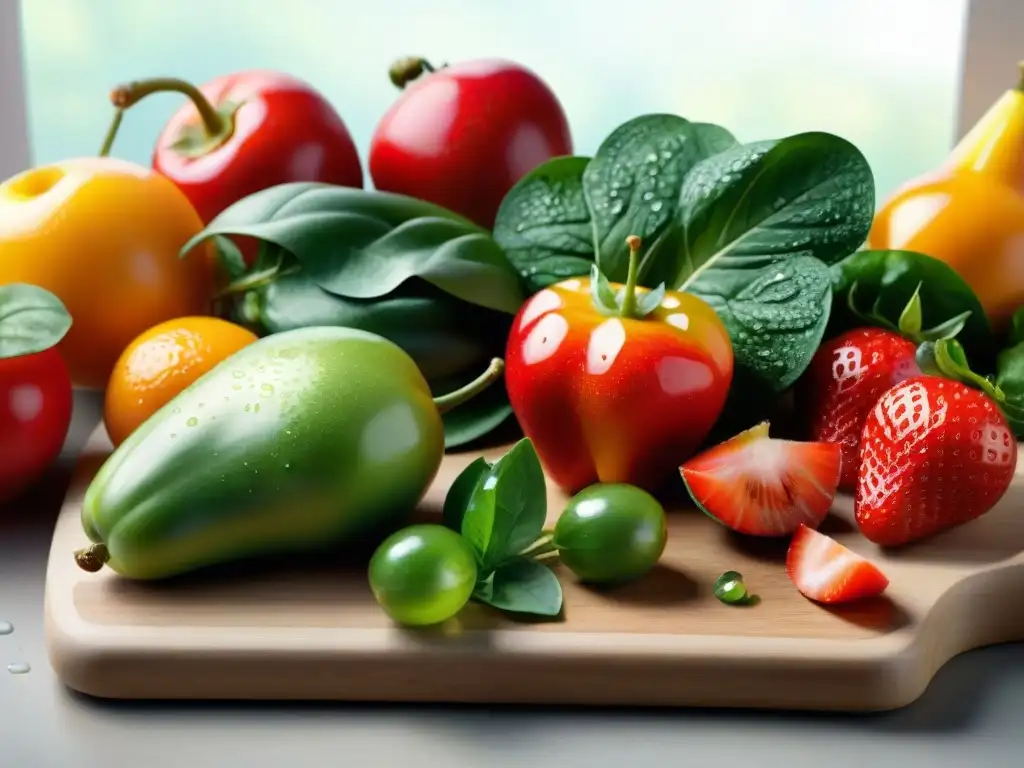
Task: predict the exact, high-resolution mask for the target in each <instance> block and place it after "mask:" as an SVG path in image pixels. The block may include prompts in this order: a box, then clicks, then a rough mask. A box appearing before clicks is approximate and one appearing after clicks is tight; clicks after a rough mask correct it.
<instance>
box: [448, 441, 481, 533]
mask: <svg viewBox="0 0 1024 768" xmlns="http://www.w3.org/2000/svg"><path fill="white" fill-rule="evenodd" d="M490 469H491V464H490V462H488V461H487V459H485V458H484V457H483V456H478V457H477V458H475V459H474V460H473V461H472V462H470V463H469V465H468V466H467V467H466V468H465V469H464V470H462V471H461V472H460V473H459V476H458V477H456V478H455V482H454V483H452V484H451V487H450V488H449V489H448V493H447V494H445V497H444V509H443V511H442V513H441V517H442V519H443V520H444V524H445V525H446V526H448V527H449V528H451V529H452V530H453V531H455V532H456V533H461V532H462V518H463V517H465V515H466V509H467V508H468V507H469V500H470V499H471V498H472V497H473V491H474V490H476V487H477V485H479V483H480V479H481V478H482V477H483V476H484V475H485V474H487V472H488V471H490Z"/></svg>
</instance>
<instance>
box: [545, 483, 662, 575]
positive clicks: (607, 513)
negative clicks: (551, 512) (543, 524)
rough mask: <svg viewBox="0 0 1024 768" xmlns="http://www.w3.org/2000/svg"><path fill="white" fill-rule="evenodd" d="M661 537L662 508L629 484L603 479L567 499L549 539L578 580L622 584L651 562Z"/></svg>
mask: <svg viewBox="0 0 1024 768" xmlns="http://www.w3.org/2000/svg"><path fill="white" fill-rule="evenodd" d="M667 541H668V523H667V521H666V519H665V510H664V508H663V507H662V506H661V504H660V503H659V502H658V500H657V499H655V498H654V497H653V496H651V495H650V494H649V493H647V492H646V491H644V490H641V489H640V488H637V487H635V486H631V485H625V484H622V483H608V484H597V485H592V486H590V487H589V488H585V489H584V490H582V491H580V492H579V493H577V494H576V495H575V496H574V497H573V498H572V499H570V501H569V504H568V505H567V506H566V508H565V510H564V511H563V512H562V514H561V515H560V516H559V518H558V521H557V522H556V523H555V531H554V538H553V540H552V543H553V544H554V545H555V547H556V548H557V549H558V557H559V559H560V560H561V561H562V563H563V564H564V565H565V566H566V567H567V568H569V570H571V571H572V572H573V573H575V574H576V575H577V576H578V577H579V579H580V580H581V581H585V582H593V583H624V582H627V581H633V580H634V579H638V578H640V577H641V576H643V575H644V574H646V573H647V572H648V571H650V570H651V569H652V568H653V567H654V566H655V565H657V563H658V560H659V559H661V555H662V553H663V552H664V551H665V544H666V543H667Z"/></svg>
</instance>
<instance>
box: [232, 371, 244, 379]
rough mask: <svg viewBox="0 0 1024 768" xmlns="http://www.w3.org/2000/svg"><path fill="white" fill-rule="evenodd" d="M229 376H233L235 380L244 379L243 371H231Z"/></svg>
mask: <svg viewBox="0 0 1024 768" xmlns="http://www.w3.org/2000/svg"><path fill="white" fill-rule="evenodd" d="M231 375H232V376H234V377H235V378H236V379H241V378H244V377H245V371H232V372H231Z"/></svg>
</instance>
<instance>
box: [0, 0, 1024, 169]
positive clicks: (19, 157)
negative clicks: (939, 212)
mask: <svg viewBox="0 0 1024 768" xmlns="http://www.w3.org/2000/svg"><path fill="white" fill-rule="evenodd" d="M1021 29H1024V2H1021V1H1020V0H967V18H966V19H965V23H964V35H965V37H966V39H965V41H964V46H963V49H962V58H961V62H960V88H959V94H958V98H957V119H956V121H955V123H954V125H955V128H954V135H953V136H951V137H950V146H952V145H953V143H955V142H956V140H957V139H958V138H959V137H960V136H962V135H963V134H964V133H965V132H966V130H967V129H968V128H969V127H970V126H971V125H972V124H973V123H974V122H975V121H976V120H977V119H978V118H979V117H980V116H981V115H982V114H983V113H984V111H985V110H986V109H987V108H988V106H989V105H990V104H991V103H992V102H993V101H994V100H995V99H996V98H998V96H999V94H1001V93H1002V92H1003V91H1005V90H1006V89H1007V88H1008V87H1009V86H1010V85H1011V84H1012V83H1008V82H1007V73H1008V72H1009V73H1011V74H1010V77H1011V78H1012V72H1013V68H1014V67H1015V66H1016V64H1017V62H1018V61H1020V60H1021V59H1024V50H1022V49H1020V48H1019V47H1018V46H1019V45H1020V39H1019V30H1021ZM21 31H22V27H21V3H20V2H16V1H15V2H0V179H6V178H8V177H9V176H12V175H13V174H15V173H17V172H18V171H20V170H22V169H24V168H27V167H28V166H29V163H30V162H31V157H32V155H31V146H30V143H29V138H28V109H27V101H26V87H25V79H24V72H23V66H24V57H23V56H22V50H23V46H22V42H21Z"/></svg>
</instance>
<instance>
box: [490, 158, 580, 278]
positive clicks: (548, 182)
mask: <svg viewBox="0 0 1024 768" xmlns="http://www.w3.org/2000/svg"><path fill="white" fill-rule="evenodd" d="M589 162H590V159H589V158H586V157H557V158H554V159H553V160H549V161H548V162H546V163H544V164H543V165H541V166H540V167H538V168H536V169H534V170H533V171H531V172H530V173H528V174H527V175H526V176H524V177H523V178H522V179H520V180H519V182H518V183H517V184H516V185H515V186H514V187H513V188H512V189H511V190H510V191H509V193H508V194H507V195H506V196H505V199H504V200H502V201H501V206H500V207H499V209H498V215H497V218H496V220H495V222H494V239H495V241H496V242H497V243H498V244H499V245H500V246H501V247H502V248H504V249H505V255H506V256H507V257H508V260H509V261H510V262H512V265H513V266H514V267H515V268H516V269H517V270H518V272H519V275H520V277H521V278H522V280H523V282H524V284H525V285H526V290H527V292H528V293H530V294H533V293H536V292H537V291H540V290H541V289H543V288H546V287H547V286H549V285H551V284H553V283H557V282H559V281H561V280H565V279H567V278H569V277H575V276H577V275H584V274H586V273H587V272H589V271H590V265H591V264H592V263H593V259H594V239H593V230H592V227H591V222H590V211H589V209H588V208H587V201H586V199H585V197H584V195H583V170H584V169H585V168H586V167H587V163H589Z"/></svg>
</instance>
